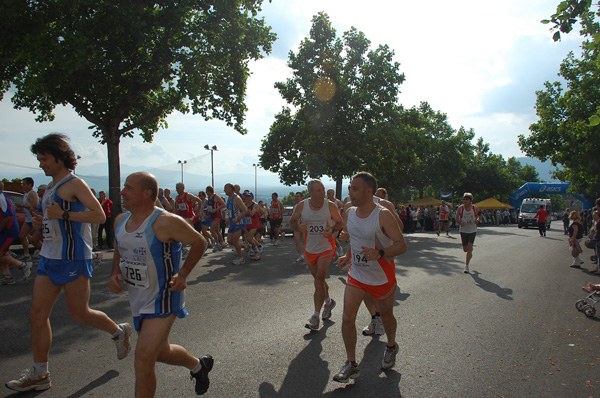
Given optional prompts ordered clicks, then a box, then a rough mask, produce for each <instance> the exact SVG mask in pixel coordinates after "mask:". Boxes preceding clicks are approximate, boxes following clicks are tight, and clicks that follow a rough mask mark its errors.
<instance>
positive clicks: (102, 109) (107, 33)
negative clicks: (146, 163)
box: [0, 0, 275, 212]
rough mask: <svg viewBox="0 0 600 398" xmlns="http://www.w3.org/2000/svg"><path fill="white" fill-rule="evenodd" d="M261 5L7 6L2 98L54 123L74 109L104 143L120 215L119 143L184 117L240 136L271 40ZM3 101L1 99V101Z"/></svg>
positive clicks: (0, 56) (19, 0) (0, 60)
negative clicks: (58, 111)
mask: <svg viewBox="0 0 600 398" xmlns="http://www.w3.org/2000/svg"><path fill="white" fill-rule="evenodd" d="M261 4H262V0H218V1H206V0H182V1H177V2H172V1H157V2H156V1H155V2H147V1H142V0H130V1H104V0H78V1H68V0H40V1H27V0H3V1H2V2H1V3H0V15H2V25H3V29H2V31H3V34H2V38H0V95H2V94H4V93H5V92H6V91H7V90H9V89H10V88H11V87H13V88H14V95H13V97H12V101H13V103H14V105H15V107H16V108H18V109H21V108H27V109H29V110H30V111H32V112H34V113H36V114H37V118H36V120H38V121H48V120H52V119H53V118H54V115H53V113H52V112H53V110H54V108H55V107H56V106H57V105H71V106H72V107H73V108H74V109H75V111H76V112H77V113H78V114H79V115H80V116H82V117H84V118H85V119H87V120H88V121H89V122H90V123H91V124H92V125H93V126H91V129H92V130H93V135H94V136H95V137H97V138H98V139H99V140H100V142H102V143H105V144H106V146H107V151H108V161H109V184H110V196H111V198H112V199H113V202H115V206H116V209H115V210H116V212H119V211H120V208H121V206H120V200H118V197H119V186H120V167H119V143H120V140H121V138H122V137H131V136H133V134H134V133H135V132H139V133H140V134H141V136H142V137H143V138H144V140H145V141H148V142H150V141H152V138H153V135H154V134H155V133H156V132H157V131H158V130H159V128H161V127H166V117H167V116H168V115H169V114H170V113H171V112H173V111H174V110H178V111H180V112H184V113H185V112H189V111H191V112H193V113H196V114H200V115H202V116H204V117H205V118H206V119H210V118H216V119H220V120H224V121H225V122H226V123H227V124H228V125H230V126H232V127H233V128H235V129H236V130H237V131H239V132H240V133H242V134H244V133H245V130H244V128H243V126H242V124H243V121H244V115H245V110H246V106H245V104H244V94H245V91H246V79H247V77H248V74H249V70H248V62H249V60H252V59H258V58H260V57H261V56H262V55H263V54H264V53H265V52H266V53H268V52H269V51H270V49H271V43H272V41H273V40H274V39H275V37H274V35H273V34H272V33H270V28H269V27H268V26H266V25H265V23H264V20H262V19H259V18H257V13H258V11H259V10H260V6H261ZM0 99H1V97H0Z"/></svg>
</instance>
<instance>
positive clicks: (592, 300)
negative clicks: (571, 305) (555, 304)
mask: <svg viewBox="0 0 600 398" xmlns="http://www.w3.org/2000/svg"><path fill="white" fill-rule="evenodd" d="M598 302H600V291H598V290H592V292H591V293H590V294H588V295H587V296H586V297H585V298H584V299H582V300H577V302H576V303H575V308H577V310H578V311H581V312H583V313H584V314H585V316H587V317H588V318H592V317H593V316H594V315H596V303H598Z"/></svg>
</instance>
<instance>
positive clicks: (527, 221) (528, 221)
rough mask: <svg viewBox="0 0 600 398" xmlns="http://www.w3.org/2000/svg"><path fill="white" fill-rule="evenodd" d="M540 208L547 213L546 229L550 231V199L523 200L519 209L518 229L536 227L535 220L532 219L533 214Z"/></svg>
mask: <svg viewBox="0 0 600 398" xmlns="http://www.w3.org/2000/svg"><path fill="white" fill-rule="evenodd" d="M540 206H542V207H543V208H544V209H545V210H546V211H547V212H548V219H547V220H546V229H550V224H551V222H552V201H551V200H550V199H537V198H525V199H523V202H521V208H520V209H519V221H518V226H519V228H522V227H525V228H527V227H528V226H530V225H531V226H533V227H537V226H538V223H537V218H533V217H534V216H535V213H537V211H538V210H539V209H540Z"/></svg>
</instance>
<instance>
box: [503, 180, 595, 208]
mask: <svg viewBox="0 0 600 398" xmlns="http://www.w3.org/2000/svg"><path fill="white" fill-rule="evenodd" d="M570 186H571V184H568V183H558V184H551V183H544V182H526V183H525V184H523V185H522V186H521V188H519V189H517V190H516V191H515V192H513V193H512V195H510V199H509V200H508V203H510V205H511V206H514V207H515V208H517V207H520V206H521V202H522V201H523V198H526V197H528V196H530V195H532V194H536V193H543V194H546V195H567V194H569V192H567V190H568V189H569V187H570ZM573 196H574V197H575V198H576V199H578V200H580V201H581V202H582V203H583V208H584V209H589V208H590V206H591V204H590V201H589V200H587V199H586V198H584V197H583V196H581V195H577V194H573Z"/></svg>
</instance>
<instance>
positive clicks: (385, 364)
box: [381, 343, 400, 370]
mask: <svg viewBox="0 0 600 398" xmlns="http://www.w3.org/2000/svg"><path fill="white" fill-rule="evenodd" d="M399 350H400V347H398V343H396V344H394V346H393V347H391V348H390V347H385V352H384V353H383V361H381V369H383V370H388V369H391V368H393V367H394V365H395V364H396V355H398V351H399Z"/></svg>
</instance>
